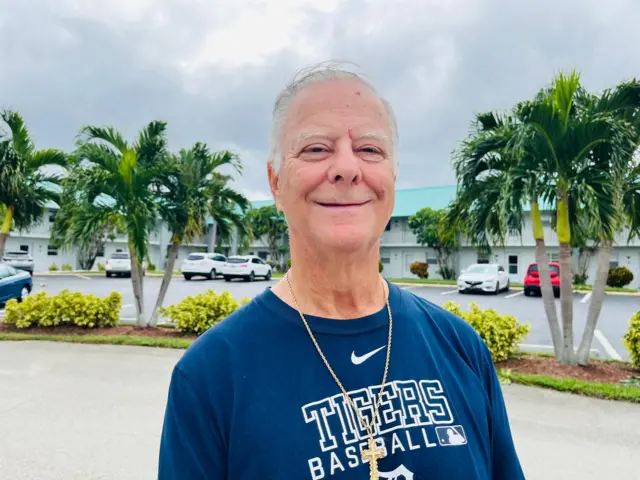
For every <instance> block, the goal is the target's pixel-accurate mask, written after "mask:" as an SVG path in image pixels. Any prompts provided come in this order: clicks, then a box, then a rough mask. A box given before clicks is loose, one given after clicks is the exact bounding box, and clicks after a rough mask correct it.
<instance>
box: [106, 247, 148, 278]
mask: <svg viewBox="0 0 640 480" xmlns="http://www.w3.org/2000/svg"><path fill="white" fill-rule="evenodd" d="M104 271H105V274H106V275H107V277H111V276H112V275H121V276H126V277H130V276H131V256H130V255H129V253H128V252H116V253H112V254H111V255H110V256H109V258H107V261H106V262H105V264H104ZM146 273H147V262H142V275H146Z"/></svg>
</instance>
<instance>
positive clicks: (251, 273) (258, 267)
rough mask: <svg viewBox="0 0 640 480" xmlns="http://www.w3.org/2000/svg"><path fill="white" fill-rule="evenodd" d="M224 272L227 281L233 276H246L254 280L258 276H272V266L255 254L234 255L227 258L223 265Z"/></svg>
mask: <svg viewBox="0 0 640 480" xmlns="http://www.w3.org/2000/svg"><path fill="white" fill-rule="evenodd" d="M222 274H223V275H224V279H225V280H226V281H227V282H230V281H231V280H232V279H233V278H244V279H245V280H248V281H250V282H253V281H254V280H255V278H256V277H264V278H265V279H266V280H269V279H270V278H271V266H270V265H268V264H266V263H264V262H263V261H262V259H261V258H260V257H256V256H255V255H233V256H231V257H229V258H227V261H226V262H225V264H224V266H223V267H222Z"/></svg>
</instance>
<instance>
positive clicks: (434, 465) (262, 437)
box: [159, 64, 524, 480]
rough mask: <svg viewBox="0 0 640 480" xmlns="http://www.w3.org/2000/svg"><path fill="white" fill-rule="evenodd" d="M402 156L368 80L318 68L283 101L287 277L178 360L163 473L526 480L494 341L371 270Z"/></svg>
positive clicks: (167, 479) (278, 113)
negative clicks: (493, 350) (490, 348)
mask: <svg viewBox="0 0 640 480" xmlns="http://www.w3.org/2000/svg"><path fill="white" fill-rule="evenodd" d="M396 148H397V132H396V122H395V119H394V115H393V111H392V109H391V106H390V105H389V104H388V103H387V102H385V101H384V100H383V99H381V98H380V97H379V95H378V94H377V92H376V89H375V88H374V87H373V85H371V84H370V83H369V82H368V81H366V80H365V79H363V78H362V77H361V76H359V75H356V74H354V73H351V72H349V71H347V70H342V69H340V68H337V67H336V66H335V65H333V64H325V65H321V66H319V67H315V68H312V69H309V70H307V71H305V72H303V73H302V74H301V75H299V76H298V77H297V78H296V79H295V80H294V81H293V83H291V84H290V85H289V86H287V87H286V88H285V89H284V91H283V92H282V93H281V94H280V95H279V96H278V99H277V100H276V103H275V107H274V111H273V138H272V151H271V159H270V161H269V162H268V167H267V170H268V176H269V183H270V185H271V190H272V193H273V197H274V199H275V203H276V206H277V208H278V209H280V210H281V211H283V212H284V214H285V216H286V218H287V223H288V225H289V237H290V247H291V263H292V267H291V269H290V270H289V272H288V273H287V275H286V276H285V278H284V279H283V280H281V281H280V282H279V283H278V284H276V285H275V286H274V287H273V288H272V289H267V290H266V291H264V292H263V293H262V294H260V295H258V296H257V297H256V298H254V299H253V300H252V301H251V303H249V304H248V305H246V306H244V307H242V308H241V309H239V310H237V311H236V312H234V313H233V314H232V315H230V316H229V317H228V318H226V319H225V320H223V321H222V322H220V323H219V324H218V325H216V326H215V327H214V328H212V329H210V330H209V331H208V332H206V333H205V334H204V335H202V336H201V337H200V338H199V339H198V340H197V341H196V342H195V343H194V344H193V345H192V346H191V347H190V348H189V349H188V350H187V352H186V353H185V354H184V356H183V357H182V359H181V360H180V361H179V362H178V364H177V365H176V367H175V369H174V371H173V375H172V378H171V386H170V390H169V397H168V404H167V409H166V415H165V422H164V429H163V434H162V445H161V449H160V466H159V478H160V480H198V479H211V480H214V479H230V480H255V479H274V480H275V479H292V480H293V479H295V480H302V479H312V480H319V479H324V478H336V479H365V478H368V479H377V478H386V479H397V480H409V479H414V480H418V479H428V480H472V479H474V480H475V479H482V480H485V479H491V480H498V479H500V480H519V479H522V478H524V475H523V473H522V470H521V467H520V464H519V461H518V457H517V455H516V451H515V448H514V445H513V440H512V437H511V432H510V427H509V422H508V419H507V413H506V409H505V405H504V401H503V397H502V393H501V389H500V384H499V382H498V379H497V377H496V372H495V370H494V366H493V362H492V360H491V355H490V353H489V351H488V350H487V348H486V346H485V344H484V343H483V342H482V340H481V339H480V338H479V337H478V336H477V335H476V333H475V332H474V331H473V330H472V329H471V327H469V325H467V324H466V323H465V322H464V321H462V320H461V319H460V318H458V317H456V316H454V315H452V314H451V313H448V312H446V311H445V310H443V309H441V308H439V307H437V306H435V305H433V304H431V303H429V302H428V301H426V300H424V299H421V298H419V297H417V296H415V295H413V294H411V293H409V292H407V291H404V290H401V289H400V288H398V287H397V286H395V285H393V284H390V283H387V282H386V281H384V280H383V279H382V277H381V276H380V275H379V273H378V259H379V239H380V235H381V234H382V232H383V231H384V228H385V225H386V224H387V222H388V220H389V217H390V216H391V212H392V210H393V206H394V186H395V180H396V172H397V168H398V159H397V153H396Z"/></svg>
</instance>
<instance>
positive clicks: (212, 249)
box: [209, 220, 218, 253]
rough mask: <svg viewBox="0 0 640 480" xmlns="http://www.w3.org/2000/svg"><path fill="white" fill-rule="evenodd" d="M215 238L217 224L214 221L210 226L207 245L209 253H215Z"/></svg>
mask: <svg viewBox="0 0 640 480" xmlns="http://www.w3.org/2000/svg"><path fill="white" fill-rule="evenodd" d="M217 236H218V223H217V222H216V221H215V220H214V221H213V225H212V226H211V240H210V243H209V253H214V252H215V251H216V243H217Z"/></svg>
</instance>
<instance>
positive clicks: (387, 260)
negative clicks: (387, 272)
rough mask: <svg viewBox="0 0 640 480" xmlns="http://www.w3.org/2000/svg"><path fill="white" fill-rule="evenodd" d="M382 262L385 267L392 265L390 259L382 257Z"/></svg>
mask: <svg viewBox="0 0 640 480" xmlns="http://www.w3.org/2000/svg"><path fill="white" fill-rule="evenodd" d="M380 261H381V262H382V263H383V264H385V265H387V264H389V263H391V259H390V258H389V257H381V258H380Z"/></svg>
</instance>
